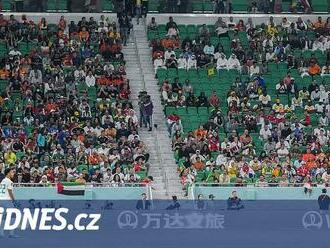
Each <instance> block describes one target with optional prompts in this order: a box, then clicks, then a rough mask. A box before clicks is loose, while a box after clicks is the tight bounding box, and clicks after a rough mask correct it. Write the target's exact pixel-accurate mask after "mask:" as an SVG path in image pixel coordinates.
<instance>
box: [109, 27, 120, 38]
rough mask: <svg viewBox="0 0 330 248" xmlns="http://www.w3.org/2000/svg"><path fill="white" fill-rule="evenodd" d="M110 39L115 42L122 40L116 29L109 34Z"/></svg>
mask: <svg viewBox="0 0 330 248" xmlns="http://www.w3.org/2000/svg"><path fill="white" fill-rule="evenodd" d="M109 38H111V39H114V40H119V39H120V33H119V32H117V29H116V28H113V30H111V31H110V32H109Z"/></svg>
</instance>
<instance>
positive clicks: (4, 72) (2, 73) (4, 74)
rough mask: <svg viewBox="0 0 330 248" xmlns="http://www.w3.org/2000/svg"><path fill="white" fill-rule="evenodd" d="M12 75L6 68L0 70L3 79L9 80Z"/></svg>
mask: <svg viewBox="0 0 330 248" xmlns="http://www.w3.org/2000/svg"><path fill="white" fill-rule="evenodd" d="M9 75H10V72H9V71H8V70H6V69H5V68H2V69H0V78H1V79H7V78H8V77H9Z"/></svg>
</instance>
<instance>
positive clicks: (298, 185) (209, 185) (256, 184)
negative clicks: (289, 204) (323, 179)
mask: <svg viewBox="0 0 330 248" xmlns="http://www.w3.org/2000/svg"><path fill="white" fill-rule="evenodd" d="M265 183H267V184H271V185H274V186H279V185H280V183H269V182H265ZM287 185H288V186H283V187H282V188H293V187H303V186H304V185H305V183H288V184H287ZM311 185H312V186H313V185H316V183H311ZM193 186H194V187H199V186H203V187H214V186H218V187H237V188H240V187H255V188H269V187H271V186H258V183H240V184H239V185H237V183H207V182H205V183H203V182H198V183H193V184H192V185H191V187H193ZM315 187H316V186H315Z"/></svg>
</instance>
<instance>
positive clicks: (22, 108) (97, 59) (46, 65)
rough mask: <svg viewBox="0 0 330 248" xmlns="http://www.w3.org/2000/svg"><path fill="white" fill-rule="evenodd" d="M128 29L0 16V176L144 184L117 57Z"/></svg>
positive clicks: (125, 24) (143, 150)
mask: <svg viewBox="0 0 330 248" xmlns="http://www.w3.org/2000/svg"><path fill="white" fill-rule="evenodd" d="M129 23H130V20H129V18H128V17H127V16H119V19H118V22H117V21H111V20H109V19H107V18H105V17H104V16H101V18H100V19H99V20H94V18H93V17H91V18H90V19H89V20H87V19H86V18H85V17H83V18H82V19H81V20H80V21H79V22H78V23H75V22H74V21H71V22H68V21H67V20H66V19H65V18H64V17H63V16H62V17H61V18H60V20H59V23H58V24H53V23H48V22H47V20H46V19H45V18H42V19H41V21H40V22H39V23H34V22H33V21H32V20H29V19H28V18H27V17H26V16H24V15H23V16H22V18H21V19H15V17H14V16H10V17H9V19H6V18H5V17H4V16H2V15H1V16H0V30H1V31H0V32H1V35H0V36H1V39H2V42H3V45H4V47H5V51H6V52H5V53H4V54H3V57H2V60H1V66H0V67H1V68H0V70H1V89H2V92H1V98H0V106H1V108H0V109H1V127H0V136H1V155H0V157H1V168H0V169H4V168H7V167H14V168H16V171H17V173H16V178H15V180H14V182H16V183H39V182H41V183H43V184H46V183H56V182H59V181H62V182H77V183H80V184H85V183H89V182H92V183H106V184H108V185H112V186H121V185H123V184H124V183H137V182H142V183H148V182H149V181H150V180H151V179H150V178H147V171H148V163H147V161H148V157H149V155H148V149H147V147H146V146H145V144H144V143H143V142H142V141H141V140H140V137H139V134H138V126H139V122H138V119H137V115H136V112H135V111H134V109H133V107H132V104H131V103H130V101H129V95H130V85H129V80H128V79H127V78H126V72H125V60H124V57H123V54H122V45H123V44H124V45H125V44H126V40H127V38H128V37H127V36H128V32H129V30H130V24H129ZM22 44H24V45H27V47H29V46H31V45H32V44H33V45H34V46H33V48H32V49H31V50H28V51H22Z"/></svg>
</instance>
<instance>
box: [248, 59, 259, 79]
mask: <svg viewBox="0 0 330 248" xmlns="http://www.w3.org/2000/svg"><path fill="white" fill-rule="evenodd" d="M259 73H260V67H259V66H258V65H257V62H253V65H252V66H250V77H252V76H256V75H258V74H259Z"/></svg>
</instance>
